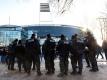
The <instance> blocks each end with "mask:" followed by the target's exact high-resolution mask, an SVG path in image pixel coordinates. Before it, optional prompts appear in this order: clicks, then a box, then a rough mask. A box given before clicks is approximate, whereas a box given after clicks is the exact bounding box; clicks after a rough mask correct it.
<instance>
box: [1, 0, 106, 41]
mask: <svg viewBox="0 0 107 80" xmlns="http://www.w3.org/2000/svg"><path fill="white" fill-rule="evenodd" d="M40 1H44V2H45V0H0V25H4V24H9V23H10V24H11V25H31V24H39V21H40V18H41V17H40V16H39V3H40ZM47 1H48V0H47ZM51 1H52V0H51ZM105 5H106V6H105ZM55 9H56V8H55ZM103 13H107V0H74V2H73V4H72V6H71V8H70V10H69V11H67V12H66V13H65V14H62V15H60V16H59V15H53V13H51V14H50V15H49V14H48V15H46V14H42V16H44V17H45V18H44V17H42V18H43V19H48V18H49V17H51V18H49V19H50V20H51V19H52V24H68V25H75V26H80V27H85V28H89V29H91V31H92V32H94V36H96V38H97V40H98V39H99V41H100V42H101V34H100V31H99V29H98V26H99V24H98V20H97V18H99V17H101V16H103V17H105V16H106V15H105V14H103ZM98 32H99V33H98ZM100 42H99V43H100Z"/></svg>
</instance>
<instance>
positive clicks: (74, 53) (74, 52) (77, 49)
mask: <svg viewBox="0 0 107 80" xmlns="http://www.w3.org/2000/svg"><path fill="white" fill-rule="evenodd" d="M83 50H84V44H83V43H82V42H78V41H77V34H75V35H73V36H72V43H71V45H70V53H71V64H72V68H73V71H72V72H71V74H77V73H78V74H82V68H83V62H82V56H83ZM77 63H78V68H79V70H78V71H77V69H76V68H77Z"/></svg>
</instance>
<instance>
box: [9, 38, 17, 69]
mask: <svg viewBox="0 0 107 80" xmlns="http://www.w3.org/2000/svg"><path fill="white" fill-rule="evenodd" d="M17 42H18V39H15V40H14V41H13V42H12V44H11V45H9V48H8V69H9V70H14V63H15V50H16V46H17Z"/></svg>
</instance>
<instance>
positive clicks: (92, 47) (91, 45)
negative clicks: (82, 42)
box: [86, 32, 98, 72]
mask: <svg viewBox="0 0 107 80" xmlns="http://www.w3.org/2000/svg"><path fill="white" fill-rule="evenodd" d="M86 38H87V47H88V49H89V60H90V62H91V66H92V69H90V71H92V72H96V71H98V65H97V61H96V57H95V56H96V48H97V43H96V40H95V39H94V37H93V35H92V34H91V33H90V32H87V37H86Z"/></svg>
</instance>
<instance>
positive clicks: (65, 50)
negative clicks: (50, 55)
mask: <svg viewBox="0 0 107 80" xmlns="http://www.w3.org/2000/svg"><path fill="white" fill-rule="evenodd" d="M63 37H64V36H62V38H63ZM57 51H58V55H59V60H60V74H59V75H58V77H61V76H64V75H67V73H68V63H69V62H68V56H69V42H68V41H67V40H65V39H62V40H59V42H58V45H57Z"/></svg>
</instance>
